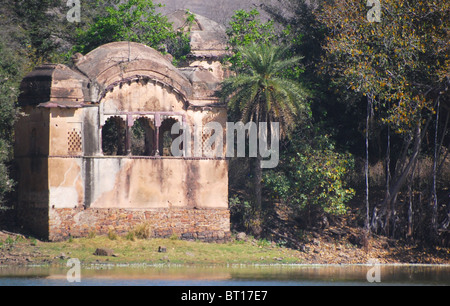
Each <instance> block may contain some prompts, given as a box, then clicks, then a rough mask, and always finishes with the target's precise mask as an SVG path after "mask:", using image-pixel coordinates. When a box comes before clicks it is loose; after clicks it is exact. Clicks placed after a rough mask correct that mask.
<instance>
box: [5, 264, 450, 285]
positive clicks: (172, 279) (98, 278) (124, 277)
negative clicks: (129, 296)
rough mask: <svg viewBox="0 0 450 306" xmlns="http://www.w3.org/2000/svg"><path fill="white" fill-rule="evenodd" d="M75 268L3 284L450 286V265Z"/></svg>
mask: <svg viewBox="0 0 450 306" xmlns="http://www.w3.org/2000/svg"><path fill="white" fill-rule="evenodd" d="M70 269H71V267H67V268H64V267H63V268H54V267H0V286H302V285H309V286H321V285H327V286H329V285H337V286H340V285H344V286H348V285H359V286H365V285H389V286H390V285H439V286H449V285H450V265H377V264H374V265H261V266H255V265H229V266H176V265H160V266H158V265H152V266H144V265H136V266H133V265H129V266H127V265H124V266H107V265H93V266H89V267H83V268H82V269H81V271H79V272H80V273H79V274H78V275H79V276H80V278H79V280H80V282H74V283H70V282H68V279H67V274H68V272H69V271H70ZM70 275H72V276H76V275H77V274H74V273H71V274H70Z"/></svg>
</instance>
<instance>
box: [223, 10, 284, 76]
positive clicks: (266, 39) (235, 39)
mask: <svg viewBox="0 0 450 306" xmlns="http://www.w3.org/2000/svg"><path fill="white" fill-rule="evenodd" d="M259 16H260V13H259V11H258V10H257V9H253V10H251V11H246V10H238V11H236V13H235V14H234V15H233V16H232V17H231V21H230V23H229V27H228V28H227V35H228V44H229V48H230V50H231V51H232V55H231V56H230V57H229V58H228V61H229V62H230V63H231V64H232V69H234V70H238V69H240V68H242V65H243V63H242V54H241V52H240V50H239V48H240V47H244V46H248V45H250V44H269V43H275V42H278V41H279V35H278V34H277V33H276V31H275V28H274V22H273V21H268V22H262V21H261V19H259Z"/></svg>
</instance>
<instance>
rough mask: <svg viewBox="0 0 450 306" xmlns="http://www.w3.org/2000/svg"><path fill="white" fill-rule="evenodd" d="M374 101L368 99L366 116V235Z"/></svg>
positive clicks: (368, 229) (366, 228)
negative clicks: (370, 122) (371, 119)
mask: <svg viewBox="0 0 450 306" xmlns="http://www.w3.org/2000/svg"><path fill="white" fill-rule="evenodd" d="M371 104H372V99H371V98H370V97H369V96H368V97H367V115H366V160H365V163H364V174H365V179H366V220H365V223H364V230H365V232H366V235H368V234H369V232H370V226H369V209H370V207H369V119H370V110H371V106H372V105H371Z"/></svg>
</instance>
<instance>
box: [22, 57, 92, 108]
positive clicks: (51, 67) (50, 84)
mask: <svg viewBox="0 0 450 306" xmlns="http://www.w3.org/2000/svg"><path fill="white" fill-rule="evenodd" d="M88 84H89V80H88V79H87V78H86V77H85V76H83V75H82V74H80V73H78V72H76V71H74V70H72V69H70V68H69V67H67V66H65V65H61V64H46V65H42V66H40V67H37V68H35V70H33V71H32V72H30V73H29V74H28V75H26V76H25V78H24V79H23V80H22V83H21V85H20V90H21V94H20V96H19V99H18V102H19V106H26V105H39V104H42V103H49V102H52V103H53V104H54V105H58V106H61V107H77V106H78V107H80V106H81V105H82V104H83V103H84V102H85V101H86V100H88V96H89V90H88Z"/></svg>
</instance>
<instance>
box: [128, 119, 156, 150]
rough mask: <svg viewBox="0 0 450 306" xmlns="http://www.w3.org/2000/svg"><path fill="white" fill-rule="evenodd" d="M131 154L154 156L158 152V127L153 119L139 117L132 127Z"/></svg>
mask: <svg viewBox="0 0 450 306" xmlns="http://www.w3.org/2000/svg"><path fill="white" fill-rule="evenodd" d="M131 131H132V132H131V154H132V155H134V156H154V155H155V153H156V128H155V125H154V123H153V122H152V120H151V119H149V118H146V117H139V118H137V119H136V120H134V123H133V127H132V128H131Z"/></svg>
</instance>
